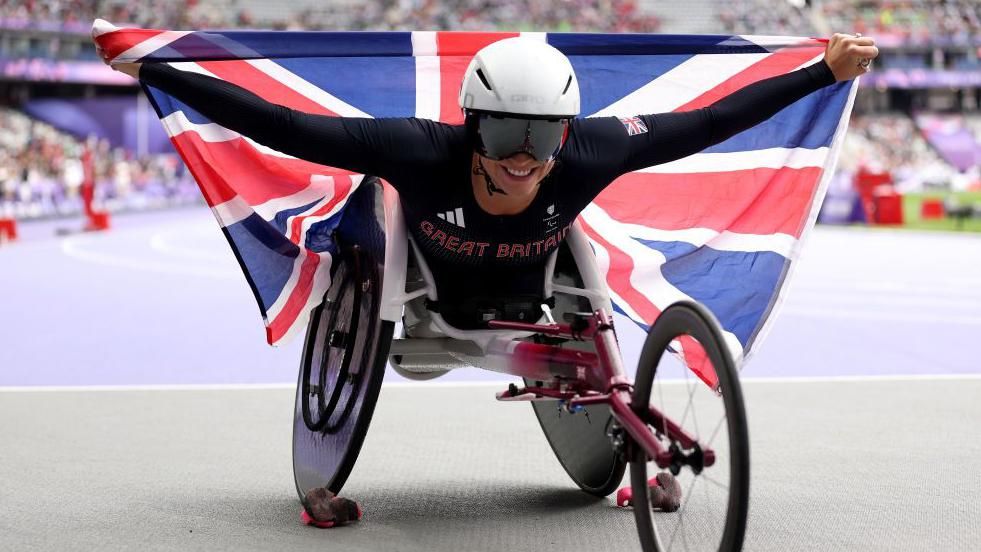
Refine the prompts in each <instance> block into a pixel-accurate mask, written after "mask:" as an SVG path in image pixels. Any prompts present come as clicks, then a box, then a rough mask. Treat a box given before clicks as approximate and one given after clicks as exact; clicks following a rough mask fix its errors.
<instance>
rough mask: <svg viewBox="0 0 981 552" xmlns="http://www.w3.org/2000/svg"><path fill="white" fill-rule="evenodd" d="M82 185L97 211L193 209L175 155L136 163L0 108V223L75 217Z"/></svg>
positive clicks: (189, 183)
mask: <svg viewBox="0 0 981 552" xmlns="http://www.w3.org/2000/svg"><path fill="white" fill-rule="evenodd" d="M87 180H88V181H90V182H91V183H92V184H94V186H95V193H96V197H95V201H96V203H97V204H98V205H99V206H100V207H101V208H102V209H105V210H109V211H123V210H141V209H149V208H159V207H166V206H172V205H177V204H187V203H192V202H196V201H199V197H200V194H199V193H198V191H197V187H196V186H195V184H194V182H193V180H192V179H191V177H190V175H189V174H187V171H186V169H185V168H184V165H183V164H182V163H181V162H180V161H179V159H178V158H177V157H176V156H175V155H148V156H144V157H141V158H139V159H137V158H135V157H134V155H133V154H132V152H129V151H127V150H125V149H123V148H118V147H117V148H113V147H110V145H109V143H108V142H107V141H106V140H96V139H90V140H86V141H83V140H79V139H78V138H76V137H74V136H71V135H70V134H67V133H64V132H60V131H58V130H57V129H55V128H54V127H52V126H51V125H48V124H45V123H42V122H40V121H36V120H33V119H30V118H29V117H27V116H26V115H24V114H22V113H20V112H17V111H14V110H11V109H7V108H0V216H5V217H8V218H9V217H15V218H19V219H25V218H38V217H48V216H64V215H76V214H79V213H81V212H82V210H83V206H82V197H81V189H82V185H83V183H85V182H86V181H87Z"/></svg>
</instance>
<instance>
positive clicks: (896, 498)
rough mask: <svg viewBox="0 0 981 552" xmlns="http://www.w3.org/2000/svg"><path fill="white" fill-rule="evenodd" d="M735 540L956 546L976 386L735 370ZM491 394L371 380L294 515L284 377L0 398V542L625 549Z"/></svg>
mask: <svg viewBox="0 0 981 552" xmlns="http://www.w3.org/2000/svg"><path fill="white" fill-rule="evenodd" d="M745 389H746V395H747V400H748V409H749V415H750V420H751V425H750V430H751V439H752V462H753V465H752V484H753V490H752V501H751V514H750V523H749V530H748V534H747V540H746V550H774V551H787V550H970V549H977V544H978V541H979V538H981V470H979V467H981V461H979V458H981V432H979V431H978V428H977V421H978V420H979V419H981V401H979V400H978V398H979V397H981V379H977V378H966V379H959V380H934V381H868V382H861V381H859V382H855V381H849V382H829V383H787V382H748V383H746V384H745ZM493 391H494V388H492V387H427V386H422V385H420V386H415V387H386V388H385V389H383V391H382V396H381V400H380V403H379V408H378V410H377V412H376V417H375V421H374V423H373V425H372V428H371V431H370V432H369V435H368V438H367V441H366V444H365V447H364V449H363V452H362V456H361V458H360V460H359V462H358V464H357V466H356V467H355V470H354V473H353V474H352V476H351V479H350V480H349V482H348V484H347V486H346V487H345V489H344V493H343V494H344V495H346V496H349V497H350V498H353V499H356V500H358V501H359V502H360V503H361V504H362V505H363V507H364V510H365V517H364V519H363V520H362V521H361V522H360V523H358V524H355V525H353V526H350V527H343V528H337V529H331V530H318V529H312V528H309V527H305V526H302V525H301V524H300V522H299V519H298V513H299V505H298V502H297V500H296V497H295V491H294V488H293V482H292V472H291V462H290V438H291V436H290V433H289V428H290V422H291V416H292V404H293V394H292V391H291V390H288V389H265V390H179V391H178V390H155V391H122V390H118V391H47V392H17V391H8V392H2V393H0V481H2V490H0V550H59V551H63V550H135V549H145V550H272V549H276V550H343V551H345V552H356V551H363V550H364V551H367V550H371V551H375V550H379V551H381V550H386V551H387V550H420V551H421V550H427V551H428V550H450V551H460V550H463V551H471V550H472V551H479V550H508V551H521V550H535V551H539V550H569V549H575V550H609V551H616V550H638V549H639V545H638V543H637V540H636V536H635V532H634V525H633V516H632V513H631V512H630V511H629V510H621V509H617V508H615V507H614V506H613V503H612V501H611V500H601V499H594V498H591V497H589V496H587V495H585V494H583V493H581V492H580V491H578V490H576V489H575V488H574V486H573V485H572V484H571V483H570V482H569V481H568V480H567V478H566V476H565V474H564V473H563V471H562V469H561V467H560V466H559V465H558V463H557V462H556V460H555V459H554V457H553V456H552V454H551V451H550V450H549V449H548V445H547V443H546V442H545V439H544V437H543V436H542V435H541V433H540V430H539V428H538V426H537V423H536V422H535V420H534V417H533V415H532V413H531V410H530V408H529V407H528V406H527V405H524V404H500V403H496V402H494V401H493Z"/></svg>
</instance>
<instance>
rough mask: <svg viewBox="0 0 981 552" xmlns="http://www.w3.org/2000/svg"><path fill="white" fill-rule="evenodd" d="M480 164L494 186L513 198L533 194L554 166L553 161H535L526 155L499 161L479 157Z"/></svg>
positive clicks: (522, 154)
mask: <svg viewBox="0 0 981 552" xmlns="http://www.w3.org/2000/svg"><path fill="white" fill-rule="evenodd" d="M480 163H481V165H483V167H484V170H486V171H487V174H488V176H490V178H491V180H492V181H493V182H494V185H495V186H496V187H497V188H499V189H500V190H501V191H503V192H504V193H505V194H507V195H509V196H512V197H514V198H522V197H526V196H528V195H531V194H534V193H535V192H536V191H537V190H538V184H539V183H540V182H541V181H542V180H543V179H544V178H545V177H546V176H548V173H549V172H550V171H551V170H552V167H553V166H554V165H555V161H554V160H552V161H545V162H542V161H537V160H536V159H535V158H534V157H532V156H531V155H528V154H527V153H519V154H517V155H512V156H511V157H508V158H507V159H502V160H500V161H494V160H493V159H489V158H487V157H483V156H481V158H480Z"/></svg>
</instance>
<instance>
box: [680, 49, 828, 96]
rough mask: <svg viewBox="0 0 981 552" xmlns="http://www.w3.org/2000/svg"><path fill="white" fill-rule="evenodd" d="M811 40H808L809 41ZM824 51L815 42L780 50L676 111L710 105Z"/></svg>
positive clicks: (782, 72)
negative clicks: (811, 45) (810, 45)
mask: <svg viewBox="0 0 981 552" xmlns="http://www.w3.org/2000/svg"><path fill="white" fill-rule="evenodd" d="M810 42H811V41H808V43H810ZM823 51H824V45H823V44H815V46H814V47H799V46H798V47H791V48H785V49H783V50H779V51H777V52H775V53H773V54H771V55H769V56H767V57H765V58H763V59H761V60H760V61H758V62H756V63H754V64H753V65H750V66H749V67H747V68H746V69H744V70H742V71H740V72H739V73H736V74H735V75H733V76H732V77H729V79H727V80H725V81H723V82H722V83H721V84H718V85H716V86H714V87H713V88H711V89H709V90H708V91H707V92H705V93H704V94H702V95H701V96H699V97H697V98H695V99H694V100H692V101H690V102H688V103H686V104H684V105H682V106H681V107H678V108H677V109H675V111H691V110H693V109H699V108H701V107H705V106H707V105H710V104H712V103H714V102H715V101H717V100H721V99H722V98H724V97H726V96H728V95H729V94H732V93H733V92H735V91H737V90H739V89H740V88H743V87H744V86H746V85H749V84H753V83H754V82H756V81H760V80H763V79H766V78H770V77H775V76H777V75H782V74H784V73H787V72H789V71H791V70H792V69H794V68H795V67H799V66H800V65H801V64H803V63H805V62H807V61H808V60H810V59H814V58H815V57H816V56H818V55H819V54H820V53H821V52H823Z"/></svg>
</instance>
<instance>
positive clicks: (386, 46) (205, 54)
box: [143, 31, 412, 61]
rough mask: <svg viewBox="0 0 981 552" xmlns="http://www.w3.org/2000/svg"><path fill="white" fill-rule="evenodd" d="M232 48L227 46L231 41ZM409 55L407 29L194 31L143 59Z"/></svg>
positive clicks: (409, 38) (410, 38)
mask: <svg viewBox="0 0 981 552" xmlns="http://www.w3.org/2000/svg"><path fill="white" fill-rule="evenodd" d="M233 43H234V44H235V46H234V48H230V47H229V46H230V45H231V44H233ZM411 55H412V34H411V33H408V32H316V31H307V32H288V33H284V32H279V31H224V32H221V33H214V32H205V31H198V32H195V33H191V34H189V35H186V36H183V37H181V38H179V39H177V40H176V41H174V42H173V43H172V47H170V48H161V49H159V50H156V51H154V52H153V53H151V54H150V55H148V56H146V57H144V58H143V59H145V60H154V61H179V60H182V59H194V60H198V61H208V60H222V59H277V58H297V57H374V56H381V57H401V56H411Z"/></svg>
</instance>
